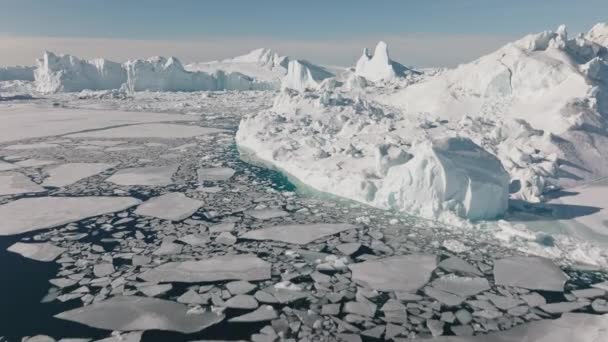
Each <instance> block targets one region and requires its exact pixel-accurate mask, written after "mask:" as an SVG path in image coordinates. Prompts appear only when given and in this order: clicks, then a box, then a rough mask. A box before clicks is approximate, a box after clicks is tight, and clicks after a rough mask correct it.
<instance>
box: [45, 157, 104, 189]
mask: <svg viewBox="0 0 608 342" xmlns="http://www.w3.org/2000/svg"><path fill="white" fill-rule="evenodd" d="M114 166H115V165H114V164H107V163H68V164H62V165H57V166H51V167H48V168H46V170H45V171H46V172H47V173H48V175H49V176H48V178H46V179H45V180H44V182H42V186H54V187H62V186H67V185H70V184H73V183H76V182H77V181H79V180H81V179H83V178H87V177H90V176H93V175H96V174H98V173H100V172H102V171H105V170H107V169H109V168H111V167H114Z"/></svg>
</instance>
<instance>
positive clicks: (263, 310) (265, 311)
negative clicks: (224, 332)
mask: <svg viewBox="0 0 608 342" xmlns="http://www.w3.org/2000/svg"><path fill="white" fill-rule="evenodd" d="M277 317H279V316H278V314H277V312H276V311H275V310H274V308H273V307H272V306H270V305H262V306H260V307H259V308H258V309H257V310H255V311H254V312H250V313H248V314H244V315H242V316H238V317H234V318H231V319H229V320H228V322H233V323H243V322H249V323H250V322H264V321H272V320H273V319H276V318H277Z"/></svg>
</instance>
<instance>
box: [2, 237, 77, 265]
mask: <svg viewBox="0 0 608 342" xmlns="http://www.w3.org/2000/svg"><path fill="white" fill-rule="evenodd" d="M7 251H9V252H13V253H17V254H19V255H21V256H23V257H26V258H28V259H32V260H36V261H43V262H49V261H53V260H55V259H57V257H58V256H60V255H61V254H63V252H65V251H66V249H65V248H61V247H57V246H55V245H53V244H51V243H48V242H41V243H38V242H34V243H23V242H16V243H14V244H13V245H11V246H10V247H9V248H8V249H7Z"/></svg>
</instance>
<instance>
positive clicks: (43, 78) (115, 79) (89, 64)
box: [34, 51, 127, 93]
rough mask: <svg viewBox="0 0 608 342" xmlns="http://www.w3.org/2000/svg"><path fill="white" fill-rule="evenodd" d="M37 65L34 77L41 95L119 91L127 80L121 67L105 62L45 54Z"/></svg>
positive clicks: (117, 64)
mask: <svg viewBox="0 0 608 342" xmlns="http://www.w3.org/2000/svg"><path fill="white" fill-rule="evenodd" d="M37 64H38V66H37V68H36V70H35V71H34V77H35V80H36V90H37V91H39V92H41V93H56V92H76V91H81V90H84V89H89V90H106V89H118V88H120V86H121V85H122V84H123V83H125V82H126V81H127V74H126V72H125V70H124V69H123V67H122V66H121V65H120V64H119V63H115V62H111V61H108V60H105V59H93V60H90V61H86V60H82V59H80V58H77V57H74V56H71V55H55V54H53V53H52V52H48V51H47V52H45V53H44V55H43V56H42V58H41V59H39V60H37Z"/></svg>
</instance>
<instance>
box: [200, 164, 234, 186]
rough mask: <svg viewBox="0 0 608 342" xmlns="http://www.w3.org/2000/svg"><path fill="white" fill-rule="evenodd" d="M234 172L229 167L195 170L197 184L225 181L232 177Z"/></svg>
mask: <svg viewBox="0 0 608 342" xmlns="http://www.w3.org/2000/svg"><path fill="white" fill-rule="evenodd" d="M234 172H235V171H234V170H233V169H231V168H229V167H213V168H200V169H198V170H197V173H198V182H199V183H203V182H204V181H211V182H217V181H227V180H229V179H230V178H231V177H232V176H233V175H234Z"/></svg>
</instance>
